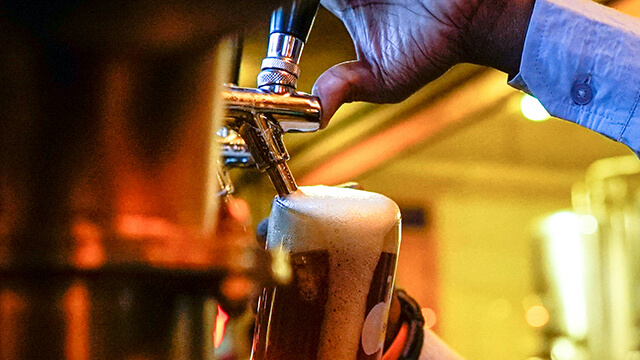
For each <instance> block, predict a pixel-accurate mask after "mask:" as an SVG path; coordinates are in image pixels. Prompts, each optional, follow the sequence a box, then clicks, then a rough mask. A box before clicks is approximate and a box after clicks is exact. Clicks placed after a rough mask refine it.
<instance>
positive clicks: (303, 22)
mask: <svg viewBox="0 0 640 360" xmlns="http://www.w3.org/2000/svg"><path fill="white" fill-rule="evenodd" d="M319 6H320V0H293V1H292V2H291V6H282V7H280V8H279V9H277V10H276V11H274V12H273V14H272V16H271V31H270V33H271V34H273V33H284V34H289V35H293V36H295V37H297V38H298V39H300V40H302V41H303V42H307V38H308V37H309V32H310V31H311V26H313V20H314V19H315V17H316V13H317V12H318V7H319Z"/></svg>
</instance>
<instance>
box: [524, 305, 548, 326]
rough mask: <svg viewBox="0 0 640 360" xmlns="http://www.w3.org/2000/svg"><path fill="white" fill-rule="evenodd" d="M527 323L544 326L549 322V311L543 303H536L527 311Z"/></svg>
mask: <svg viewBox="0 0 640 360" xmlns="http://www.w3.org/2000/svg"><path fill="white" fill-rule="evenodd" d="M525 319H526V320H527V324H529V326H532V327H536V328H537V327H543V326H545V325H547V323H548V322H549V311H547V309H546V308H545V307H544V306H542V305H535V306H532V307H530V308H528V309H527V312H526V313H525Z"/></svg>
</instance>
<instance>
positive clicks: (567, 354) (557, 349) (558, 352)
mask: <svg viewBox="0 0 640 360" xmlns="http://www.w3.org/2000/svg"><path fill="white" fill-rule="evenodd" d="M575 356H576V348H575V346H574V345H573V344H572V343H571V341H569V339H566V338H560V339H558V340H556V341H554V342H553V345H552V346H551V358H552V359H557V360H572V359H575V358H576V357H575Z"/></svg>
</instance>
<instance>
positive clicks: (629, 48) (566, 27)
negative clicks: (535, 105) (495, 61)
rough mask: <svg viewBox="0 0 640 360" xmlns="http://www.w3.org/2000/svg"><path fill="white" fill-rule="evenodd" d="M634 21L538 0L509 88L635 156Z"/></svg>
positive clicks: (637, 83)
mask: <svg viewBox="0 0 640 360" xmlns="http://www.w3.org/2000/svg"><path fill="white" fill-rule="evenodd" d="M638 57H640V20H638V19H637V18H633V17H630V16H627V15H624V14H622V13H619V12H617V11H615V10H612V9H609V8H606V7H604V6H602V5H599V4H596V3H593V2H591V1H584V0H538V1H537V2H536V5H535V9H534V12H533V15H532V18H531V24H530V27H529V30H528V33H527V37H526V41H525V46H524V51H523V55H522V64H521V67H520V73H519V74H518V76H517V77H516V78H515V79H513V80H512V81H511V82H510V84H512V85H513V86H515V87H517V88H520V89H522V90H525V91H527V92H529V93H531V94H532V95H534V96H536V97H537V98H538V99H539V100H540V102H542V104H543V105H544V106H545V108H546V109H547V110H548V111H549V113H551V114H552V115H554V116H556V117H559V118H562V119H566V120H570V121H572V122H575V123H577V124H579V125H581V126H584V127H586V128H589V129H591V130H594V131H596V132H599V133H601V134H602V135H605V136H607V137H609V138H611V139H613V140H616V141H619V142H622V143H624V144H626V145H627V146H629V147H630V148H631V149H632V150H634V151H635V152H636V153H638V152H640V111H639V110H640V109H639V108H638V103H639V100H640V90H639V89H640V63H639V62H638Z"/></svg>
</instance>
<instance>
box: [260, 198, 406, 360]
mask: <svg viewBox="0 0 640 360" xmlns="http://www.w3.org/2000/svg"><path fill="white" fill-rule="evenodd" d="M399 221H400V211H399V209H398V206H397V205H396V204H395V203H394V202H393V201H392V200H391V199H389V198H387V197H385V196H383V195H380V194H376V193H371V192H366V191H361V190H354V189H345V188H336V187H327V186H313V187H301V188H300V191H299V192H298V193H296V194H292V195H290V196H287V197H285V198H276V200H275V201H274V204H273V208H272V212H271V218H270V219H269V230H268V239H267V247H269V248H277V247H280V246H282V247H284V248H285V249H288V250H289V251H290V252H292V253H298V252H303V251H312V250H325V249H326V250H328V251H329V255H330V264H329V266H330V270H329V294H328V300H327V303H326V307H325V309H326V311H325V317H324V323H323V338H322V339H320V347H319V351H318V359H327V360H329V359H330V360H342V359H345V360H351V359H355V354H356V353H357V352H358V346H359V342H360V336H361V332H362V325H363V323H364V320H365V317H366V314H365V310H366V299H367V294H368V292H369V287H370V284H371V281H372V278H373V273H374V270H375V268H376V265H377V263H378V260H379V258H380V254H381V253H382V252H389V253H397V240H398V238H397V237H398V236H399ZM293 336H295V335H293Z"/></svg>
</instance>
